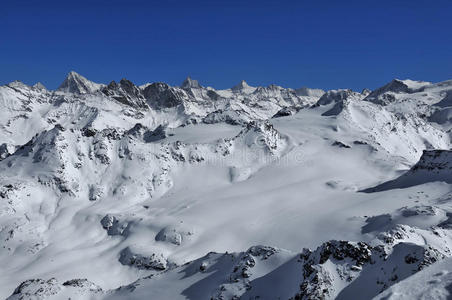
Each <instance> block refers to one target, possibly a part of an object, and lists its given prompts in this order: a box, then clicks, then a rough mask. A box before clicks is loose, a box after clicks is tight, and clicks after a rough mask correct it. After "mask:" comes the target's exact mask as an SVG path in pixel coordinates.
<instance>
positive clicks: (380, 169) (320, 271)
mask: <svg viewBox="0 0 452 300" xmlns="http://www.w3.org/2000/svg"><path fill="white" fill-rule="evenodd" d="M450 95H452V81H444V82H440V83H429V82H419V81H412V80H398V79H394V80H393V81H391V82H390V83H388V84H386V85H385V86H383V87H381V88H379V89H376V90H375V91H369V90H363V91H362V92H356V91H352V90H348V89H341V90H331V91H326V92H325V91H322V90H318V89H309V88H306V87H303V88H300V89H290V88H283V87H280V86H277V85H270V86H267V87H252V86H250V85H248V84H247V83H246V82H245V81H241V82H240V83H238V84H237V85H236V86H234V87H232V88H230V89H226V90H216V89H214V88H212V87H204V86H203V85H201V84H200V83H199V82H198V81H196V80H194V79H191V78H190V77H188V78H187V79H186V80H185V81H184V82H183V83H182V85H181V86H180V87H178V86H170V85H168V84H166V83H161V82H155V83H147V84H144V85H141V86H137V85H135V84H134V83H133V82H131V81H129V80H127V79H121V80H120V81H119V82H115V81H112V82H110V83H109V84H98V83H94V82H91V81H90V80H88V79H86V78H85V77H83V76H81V75H79V74H77V73H75V72H70V73H69V74H68V76H67V78H66V79H65V80H64V81H63V83H62V84H61V86H60V87H59V88H58V89H57V90H55V91H52V90H48V89H46V88H45V87H44V86H43V85H42V84H39V83H38V84H36V85H33V86H28V85H25V84H23V83H21V82H17V81H16V82H12V83H10V84H7V85H4V86H0V105H1V107H2V109H1V110H0V116H1V118H0V200H1V201H0V240H1V241H2V243H1V248H0V264H1V266H2V272H0V286H1V287H2V288H1V289H0V298H2V299H4V298H7V299H68V298H71V299H257V298H259V299H278V298H279V299H352V298H355V297H356V295H360V299H372V298H374V297H377V298H379V297H382V298H384V297H389V299H399V298H403V297H405V298H406V297H407V296H406V295H407V293H405V292H404V291H406V290H410V293H412V295H417V296H418V295H431V294H433V293H435V291H434V290H435V289H437V290H438V291H439V292H438V293H437V295H438V299H442V298H444V299H445V298H446V297H447V295H448V293H449V292H448V287H449V286H450V278H449V277H450V276H448V275H447V274H448V273H447V272H445V273H444V272H443V273H441V272H442V271H441V270H442V269H444V268H445V269H448V266H449V264H450V263H449V260H450V258H449V257H451V256H452V225H451V224H452V221H451V220H452V218H451V216H452V208H451V206H450V203H451V202H450V201H451V199H452V190H451V188H452V186H451V184H452V173H451V170H452V156H451V132H450V128H451V127H452V126H451V122H450V120H451V118H450V117H449V114H450V108H451V107H452V106H451V103H450V102H451V101H450ZM440 269H441V270H440ZM431 274H439V275H438V276H436V275H434V277H435V279H434V280H436V281H435V282H433V283H432V284H431V287H428V288H427V287H426V288H425V289H424V288H416V289H412V290H411V286H412V285H419V282H420V281H422V280H423V278H426V276H429V277H431V276H433V275H431ZM410 295H411V294H410ZM417 296H416V297H417Z"/></svg>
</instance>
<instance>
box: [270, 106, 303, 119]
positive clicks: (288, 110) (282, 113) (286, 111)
mask: <svg viewBox="0 0 452 300" xmlns="http://www.w3.org/2000/svg"><path fill="white" fill-rule="evenodd" d="M296 113H297V109H295V108H294V107H284V108H282V109H281V110H279V111H278V112H277V113H276V114H274V115H273V117H272V118H280V117H287V116H291V115H294V114H296Z"/></svg>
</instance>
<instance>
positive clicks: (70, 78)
mask: <svg viewBox="0 0 452 300" xmlns="http://www.w3.org/2000/svg"><path fill="white" fill-rule="evenodd" d="M94 85H95V84H93V83H92V82H91V81H89V80H88V79H86V78H85V77H83V76H81V75H80V74H77V73H76V72H73V71H72V72H70V73H69V74H68V75H67V77H66V79H65V80H64V81H63V83H62V84H61V85H60V86H59V87H58V91H64V92H69V93H74V94H86V93H93V92H95V88H94ZM41 86H42V85H41ZM38 87H39V88H40V86H38Z"/></svg>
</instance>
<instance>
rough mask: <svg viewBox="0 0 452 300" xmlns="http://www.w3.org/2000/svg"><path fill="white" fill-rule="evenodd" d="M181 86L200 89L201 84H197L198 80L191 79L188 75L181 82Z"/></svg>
mask: <svg viewBox="0 0 452 300" xmlns="http://www.w3.org/2000/svg"><path fill="white" fill-rule="evenodd" d="M181 88H183V89H200V88H202V86H201V85H200V84H199V82H198V80H194V79H191V78H190V76H188V77H187V78H186V79H185V80H184V82H182V85H181Z"/></svg>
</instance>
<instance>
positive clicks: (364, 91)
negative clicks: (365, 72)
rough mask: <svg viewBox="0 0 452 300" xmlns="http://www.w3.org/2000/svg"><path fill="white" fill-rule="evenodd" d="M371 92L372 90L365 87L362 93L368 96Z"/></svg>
mask: <svg viewBox="0 0 452 300" xmlns="http://www.w3.org/2000/svg"><path fill="white" fill-rule="evenodd" d="M370 93H372V90H370V89H367V88H364V89H363V90H362V91H361V94H363V95H364V96H367V95H369V94H370Z"/></svg>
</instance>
